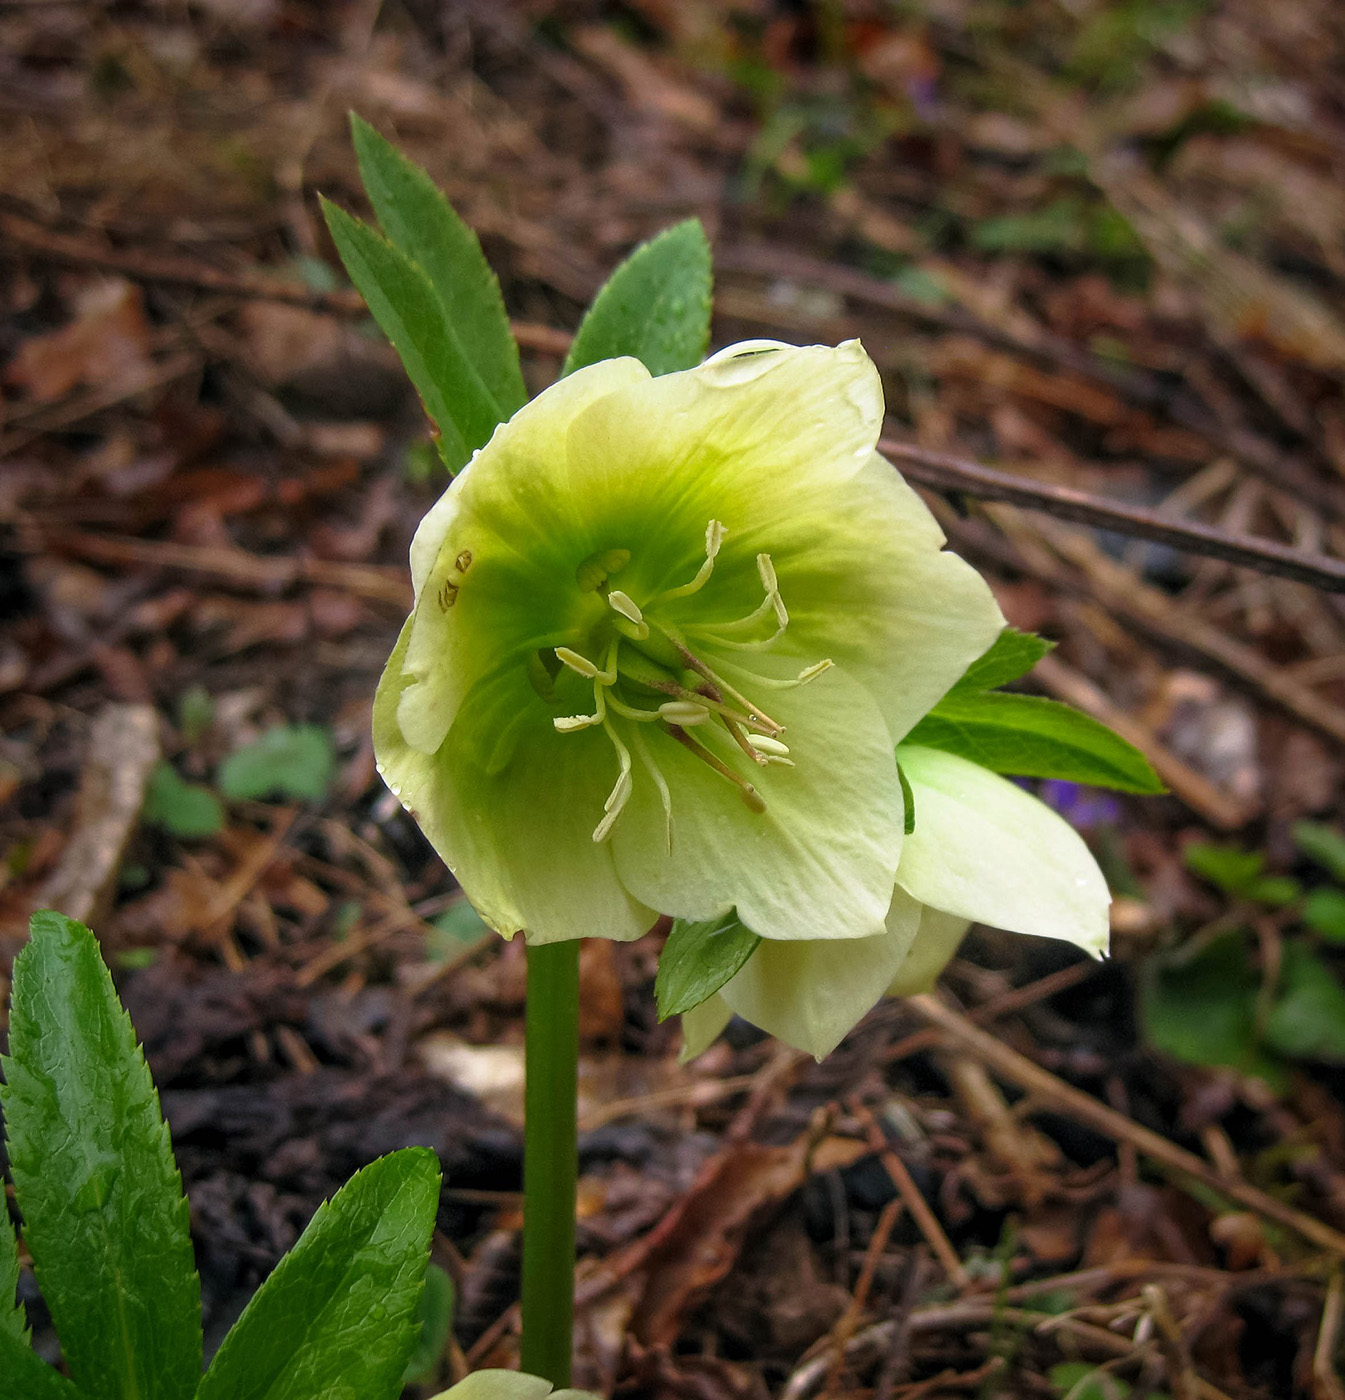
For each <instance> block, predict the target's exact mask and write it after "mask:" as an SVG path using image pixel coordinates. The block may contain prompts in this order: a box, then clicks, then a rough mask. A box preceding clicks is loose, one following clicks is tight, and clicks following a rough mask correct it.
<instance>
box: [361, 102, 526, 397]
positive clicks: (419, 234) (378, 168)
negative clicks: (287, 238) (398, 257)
mask: <svg viewBox="0 0 1345 1400" xmlns="http://www.w3.org/2000/svg"><path fill="white" fill-rule="evenodd" d="M350 132H351V137H352V139H353V141H354V143H355V155H356V158H357V159H358V160H359V165H360V179H361V180H363V182H364V189H365V193H366V194H367V195H368V196H369V202H370V203H371V204H372V205H373V206H374V213H375V214H377V215H378V222H379V223H380V224H381V225H382V226H383V232H384V233H385V234H386V235H387V237H388V239H389V240H390V241H391V243H392V244H393V245H394V246H395V247H397V248H400V249H401V251H402V252H403V253H405V254H406V255H407V257H408V258H410V259H411V261H412V262H414V263H416V264H417V265H418V266H419V267H420V268H421V269H422V270H423V271H424V273H425V275H426V276H427V277H428V278H429V279H430V283H431V285H432V286H433V287H434V290H435V292H436V294H437V295H438V298H439V302H440V305H441V306H442V307H443V310H444V317H445V320H446V322H447V324H448V326H449V328H450V330H451V331H452V333H453V335H454V336H455V337H456V339H457V341H458V343H459V345H460V346H461V347H462V348H463V352H464V356H465V358H467V359H469V360H470V361H471V363H472V365H473V366H474V368H475V369H476V372H477V374H478V375H479V376H480V378H481V382H482V384H483V385H484V386H485V388H486V391H487V393H489V394H490V396H491V399H492V401H493V403H494V406H495V411H496V413H497V415H498V418H499V421H501V422H503V420H504V419H506V418H510V417H512V416H513V415H514V414H515V413H516V412H517V411H518V410H519V409H520V408H522V407H523V405H524V404H525V403H526V402H527V398H528V391H527V389H526V388H525V387H524V384H523V372H522V370H521V369H520V368H519V362H518V345H517V344H516V343H515V341H514V336H513V332H512V331H511V330H510V329H509V316H508V314H507V312H506V311H505V309H504V298H503V296H502V295H501V294H500V283H499V279H498V278H497V277H496V276H495V274H494V273H493V272H492V271H491V268H490V264H489V263H488V262H487V261H486V257H485V254H484V253H483V252H482V251H481V244H480V242H479V241H478V240H477V237H476V234H474V233H473V232H472V230H471V229H470V228H468V227H467V225H466V224H465V223H463V221H462V220H461V219H460V218H459V217H458V215H457V213H456V211H455V210H454V208H453V206H452V205H451V204H450V203H449V202H448V200H447V199H445V198H444V195H443V193H442V192H441V191H440V190H439V188H438V186H436V185H435V183H434V181H433V180H431V179H430V177H429V175H427V174H426V172H425V171H424V170H422V169H421V168H420V166H418V165H416V164H415V162H414V161H411V160H408V159H407V158H406V156H404V155H403V154H402V153H401V151H399V150H398V149H397V148H396V147H395V146H394V145H392V144H391V142H389V141H386V140H384V138H383V137H382V136H380V135H379V134H378V132H376V131H375V130H374V129H373V127H371V126H370V125H369V124H368V122H365V121H362V120H361V119H360V118H359V117H357V116H356V115H355V114H354V113H353V112H352V113H351V117H350Z"/></svg>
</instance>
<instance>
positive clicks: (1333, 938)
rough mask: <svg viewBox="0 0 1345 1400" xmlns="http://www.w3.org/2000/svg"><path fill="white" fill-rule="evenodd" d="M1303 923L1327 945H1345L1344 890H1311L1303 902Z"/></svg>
mask: <svg viewBox="0 0 1345 1400" xmlns="http://www.w3.org/2000/svg"><path fill="white" fill-rule="evenodd" d="M1303 922H1304V923H1305V924H1307V926H1308V927H1309V928H1310V929H1312V931H1313V932H1314V933H1319V934H1321V936H1322V937H1323V938H1324V939H1326V941H1327V942H1328V943H1345V890H1313V892H1312V893H1311V894H1310V895H1309V896H1308V897H1307V898H1306V899H1305V900H1304V901H1303Z"/></svg>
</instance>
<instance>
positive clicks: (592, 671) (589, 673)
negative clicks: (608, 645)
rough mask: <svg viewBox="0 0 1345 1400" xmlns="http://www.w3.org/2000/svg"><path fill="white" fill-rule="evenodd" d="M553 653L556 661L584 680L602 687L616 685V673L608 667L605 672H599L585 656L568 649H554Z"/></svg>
mask: <svg viewBox="0 0 1345 1400" xmlns="http://www.w3.org/2000/svg"><path fill="white" fill-rule="evenodd" d="M555 652H556V659H557V660H558V661H560V662H563V663H564V664H565V665H566V666H568V667H569V668H570V670H572V671H577V672H578V673H579V674H580V675H581V676H583V677H584V679H585V680H588V681H594V680H596V681H600V682H601V683H602V684H603V685H615V684H616V671H615V670H614V669H612V668H611V667H610V666H609V667H608V669H607V670H606V671H600V670H598V668H597V667H596V666H595V665H594V664H593V662H591V661H590V660H589V659H588V657H587V656H582V655H580V653H579V652H577V651H571V649H570V648H569V647H556V648H555Z"/></svg>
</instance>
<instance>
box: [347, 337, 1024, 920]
mask: <svg viewBox="0 0 1345 1400" xmlns="http://www.w3.org/2000/svg"><path fill="white" fill-rule="evenodd" d="M882 415H883V399H882V389H881V386H880V383H879V379H878V374H877V371H876V370H875V369H874V366H873V364H872V362H871V361H870V360H869V358H868V356H867V355H866V354H865V353H864V350H863V348H862V347H861V346H860V344H859V343H858V341H850V342H848V343H846V344H844V345H841V346H839V347H837V348H835V349H831V348H826V347H819V346H814V347H810V348H802V349H800V348H793V347H788V346H782V345H778V344H775V343H773V342H761V341H755V342H748V343H746V344H744V345H739V346H734V347H731V348H730V349H728V350H726V351H724V352H722V353H721V354H719V355H716V356H714V357H713V358H711V359H710V360H708V361H707V362H706V363H705V364H703V365H701V366H700V367H699V368H697V369H693V370H687V371H683V372H679V373H674V374H667V375H663V376H660V377H658V378H651V376H650V375H649V373H648V371H647V370H646V369H645V368H644V367H643V366H642V365H641V364H640V363H639V362H638V361H636V360H633V359H617V360H607V361H603V362H601V363H599V364H595V365H592V366H590V367H588V368H586V369H583V370H580V371H578V372H576V373H575V374H572V375H570V376H569V377H568V378H565V379H562V380H561V381H560V382H559V383H557V384H555V385H553V386H552V387H551V388H550V389H548V390H546V392H544V393H543V394H541V395H540V396H539V397H538V398H536V399H535V400H534V401H533V402H532V403H530V404H528V405H527V406H526V407H525V408H523V409H521V410H520V411H519V412H518V413H517V414H515V416H514V417H513V418H512V419H511V420H510V421H509V422H508V423H505V424H503V425H501V426H500V427H499V428H498V429H496V431H495V434H494V436H493V437H492V438H491V440H490V442H489V443H488V444H487V445H486V446H485V447H484V448H483V449H481V451H480V452H478V453H477V454H476V456H475V457H474V458H473V460H472V461H471V462H470V463H469V464H468V466H467V467H466V468H465V469H464V470H463V471H462V473H461V474H460V475H459V476H458V477H457V479H456V480H455V481H454V482H453V484H452V485H451V486H450V487H449V488H448V490H447V491H446V492H445V493H444V495H443V496H442V497H441V498H440V500H439V501H438V502H437V504H436V505H435V506H434V507H433V508H432V509H431V510H430V512H429V514H428V515H427V516H426V517H425V519H424V520H423V521H422V523H421V526H420V528H419V530H418V532H417V534H416V537H415V540H414V542H413V544H412V546H411V573H412V580H413V583H414V587H415V597H416V603H415V609H414V611H413V613H412V615H411V617H410V618H409V619H408V620H407V623H406V625H405V627H404V628H403V629H402V634H401V636H400V638H399V639H398V642H397V646H396V648H395V650H394V651H393V654H392V657H391V659H390V661H389V662H388V666H387V670H386V671H385V673H384V675H383V679H382V681H381V683H380V685H379V690H378V696H377V699H376V701H375V706H374V744H375V750H376V752H377V756H378V762H379V770H380V772H381V773H382V774H383V776H384V778H385V780H386V781H387V783H388V785H389V786H390V787H391V788H392V790H393V792H395V793H396V794H397V796H398V797H399V798H400V799H401V801H402V802H403V803H404V804H405V805H406V807H407V808H408V809H409V810H410V811H411V812H412V814H413V816H414V817H415V818H416V820H417V821H418V822H419V823H420V825H421V827H422V829H423V830H424V831H425V833H426V835H427V836H428V837H429V839H430V841H431V842H432V843H433V845H434V846H435V848H436V849H437V850H438V851H439V853H440V854H441V855H442V856H443V858H444V859H445V861H446V862H447V863H448V865H449V868H450V869H451V870H452V871H453V873H454V874H455V875H456V877H457V879H458V881H459V883H460V884H461V885H462V887H463V889H464V891H465V892H466V894H467V897H468V898H469V899H470V900H471V902H472V903H473V905H475V907H476V909H477V910H478V912H479V913H480V914H481V916H482V917H483V918H484V919H485V920H486V922H487V923H489V924H490V925H491V926H492V927H494V928H495V929H497V930H498V931H499V932H500V933H502V934H505V935H506V936H509V935H512V934H513V933H515V932H517V931H518V930H520V929H524V930H526V931H527V937H528V939H529V941H532V942H539V943H546V942H554V941H558V940H562V939H570V938H578V937H581V936H584V935H590V934H591V935H598V936H602V937H606V938H615V939H631V938H636V937H638V936H639V935H640V934H642V933H644V932H645V931H646V930H647V929H648V928H649V927H650V925H651V924H652V923H653V921H654V918H655V916H656V915H657V914H661V913H662V914H672V915H676V916H679V917H683V918H687V919H711V918H716V917H718V916H720V915H722V914H724V913H726V912H727V911H728V910H730V909H733V908H736V909H737V913H738V917H739V919H740V920H741V921H742V922H743V923H744V924H745V925H746V926H747V927H748V928H750V929H752V930H753V931H755V932H757V933H759V934H761V935H763V936H764V937H766V938H769V939H782V940H791V939H802V940H811V939H817V938H821V937H825V938H829V939H862V938H869V937H872V936H874V935H881V934H882V932H883V930H884V928H885V927H886V924H885V920H886V918H887V915H888V909H889V906H890V904H891V902H892V889H893V883H894V880H895V878H896V875H897V864H898V860H899V859H900V857H901V850H902V837H903V827H904V807H903V801H902V795H901V786H900V782H899V780H898V776H897V770H896V760H895V758H894V748H895V746H896V744H897V743H898V742H899V741H900V740H901V738H902V736H903V735H905V734H906V733H907V732H908V731H909V730H910V729H911V727H912V726H913V725H914V724H915V723H916V722H917V721H918V720H919V719H920V718H921V717H922V716H923V715H924V714H925V713H926V712H927V711H928V710H929V708H930V706H931V705H932V704H933V703H934V702H935V701H936V700H938V699H939V697H940V696H942V695H943V694H944V693H945V692H946V691H947V690H948V688H949V687H950V686H951V685H952V684H953V682H954V681H956V680H957V678H958V677H959V676H960V675H961V674H962V673H963V671H964V670H965V669H966V667H967V665H968V664H969V663H970V662H971V661H972V660H973V659H975V658H976V657H977V656H979V655H981V653H982V652H983V651H984V650H985V648H986V647H987V646H988V645H989V643H990V642H991V641H992V640H993V639H994V638H995V637H996V636H997V635H998V633H999V630H1000V628H1001V627H1002V625H1003V619H1002V618H1001V616H1000V613H999V609H998V607H997V606H996V605H995V602H994V599H993V597H992V596H991V593H990V591H989V589H988V587H987V586H986V584H985V583H984V581H983V580H982V579H981V578H980V576H979V575H978V574H977V573H976V572H975V571H974V570H973V569H972V568H971V567H970V566H969V565H967V564H966V563H964V562H963V561H962V560H961V559H958V558H957V557H956V556H955V555H951V554H947V553H944V552H943V551H942V546H943V543H944V538H943V535H942V533H941V531H940V530H939V528H938V525H937V524H936V522H935V521H934V519H933V517H932V516H931V515H930V513H929V512H928V510H927V509H926V508H925V506H924V505H923V503H922V502H921V501H920V499H919V497H917V496H916V494H915V493H914V492H913V491H912V490H911V489H910V487H908V486H907V485H906V483H905V482H904V481H903V480H902V479H901V478H900V477H899V476H898V475H897V473H896V472H895V471H894V470H893V469H892V468H891V467H890V466H889V465H888V464H887V463H886V462H885V461H883V459H882V458H881V457H879V456H878V455H877V454H876V452H875V450H874V447H875V443H876V442H877V439H878V432H879V427H880V425H881V422H882Z"/></svg>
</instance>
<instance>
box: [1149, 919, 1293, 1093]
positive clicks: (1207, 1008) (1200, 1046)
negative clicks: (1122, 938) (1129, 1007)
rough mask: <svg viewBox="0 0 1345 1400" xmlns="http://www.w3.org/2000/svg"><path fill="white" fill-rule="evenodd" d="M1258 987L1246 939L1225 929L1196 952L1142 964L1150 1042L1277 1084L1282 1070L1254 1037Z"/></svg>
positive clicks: (1182, 1056) (1174, 1053)
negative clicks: (1143, 965) (1190, 954)
mask: <svg viewBox="0 0 1345 1400" xmlns="http://www.w3.org/2000/svg"><path fill="white" fill-rule="evenodd" d="M1259 990H1260V980H1259V978H1258V977H1257V975H1256V973H1255V972H1254V970H1253V968H1252V963H1251V958H1250V957H1249V955H1248V949H1247V944H1246V940H1245V939H1244V938H1243V936H1242V934H1240V933H1229V934H1225V935H1224V936H1223V937H1222V938H1218V939H1216V940H1214V942H1212V943H1210V944H1209V945H1208V946H1207V947H1205V948H1202V949H1201V950H1200V951H1199V952H1198V953H1197V954H1196V955H1195V956H1194V957H1189V958H1184V959H1183V958H1177V959H1168V960H1166V961H1162V962H1160V961H1158V960H1157V959H1155V960H1153V961H1152V962H1151V963H1150V964H1149V965H1148V966H1147V967H1146V968H1145V977H1144V981H1143V984H1142V987H1141V995H1140V1020H1141V1023H1142V1024H1143V1026H1144V1032H1145V1035H1146V1036H1147V1037H1148V1039H1149V1041H1150V1043H1151V1044H1153V1045H1154V1046H1156V1047H1157V1048H1158V1049H1159V1050H1162V1051H1164V1052H1165V1053H1166V1054H1169V1055H1172V1056H1174V1057H1175V1058H1176V1059H1179V1060H1185V1061H1186V1062H1187V1063H1188V1064H1196V1065H1227V1066H1229V1067H1231V1068H1233V1069H1237V1070H1241V1071H1242V1072H1243V1073H1245V1074H1256V1075H1259V1076H1260V1077H1261V1078H1263V1079H1266V1080H1268V1081H1269V1082H1270V1083H1272V1084H1278V1083H1279V1082H1280V1081H1281V1080H1282V1078H1283V1075H1282V1072H1281V1070H1280V1069H1279V1067H1278V1065H1277V1064H1276V1063H1275V1062H1274V1061H1273V1060H1271V1059H1269V1057H1267V1056H1266V1054H1265V1053H1264V1051H1263V1050H1262V1049H1261V1048H1260V1045H1259V1043H1258V1039H1257V1033H1256V998H1257V993H1258V992H1259Z"/></svg>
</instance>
